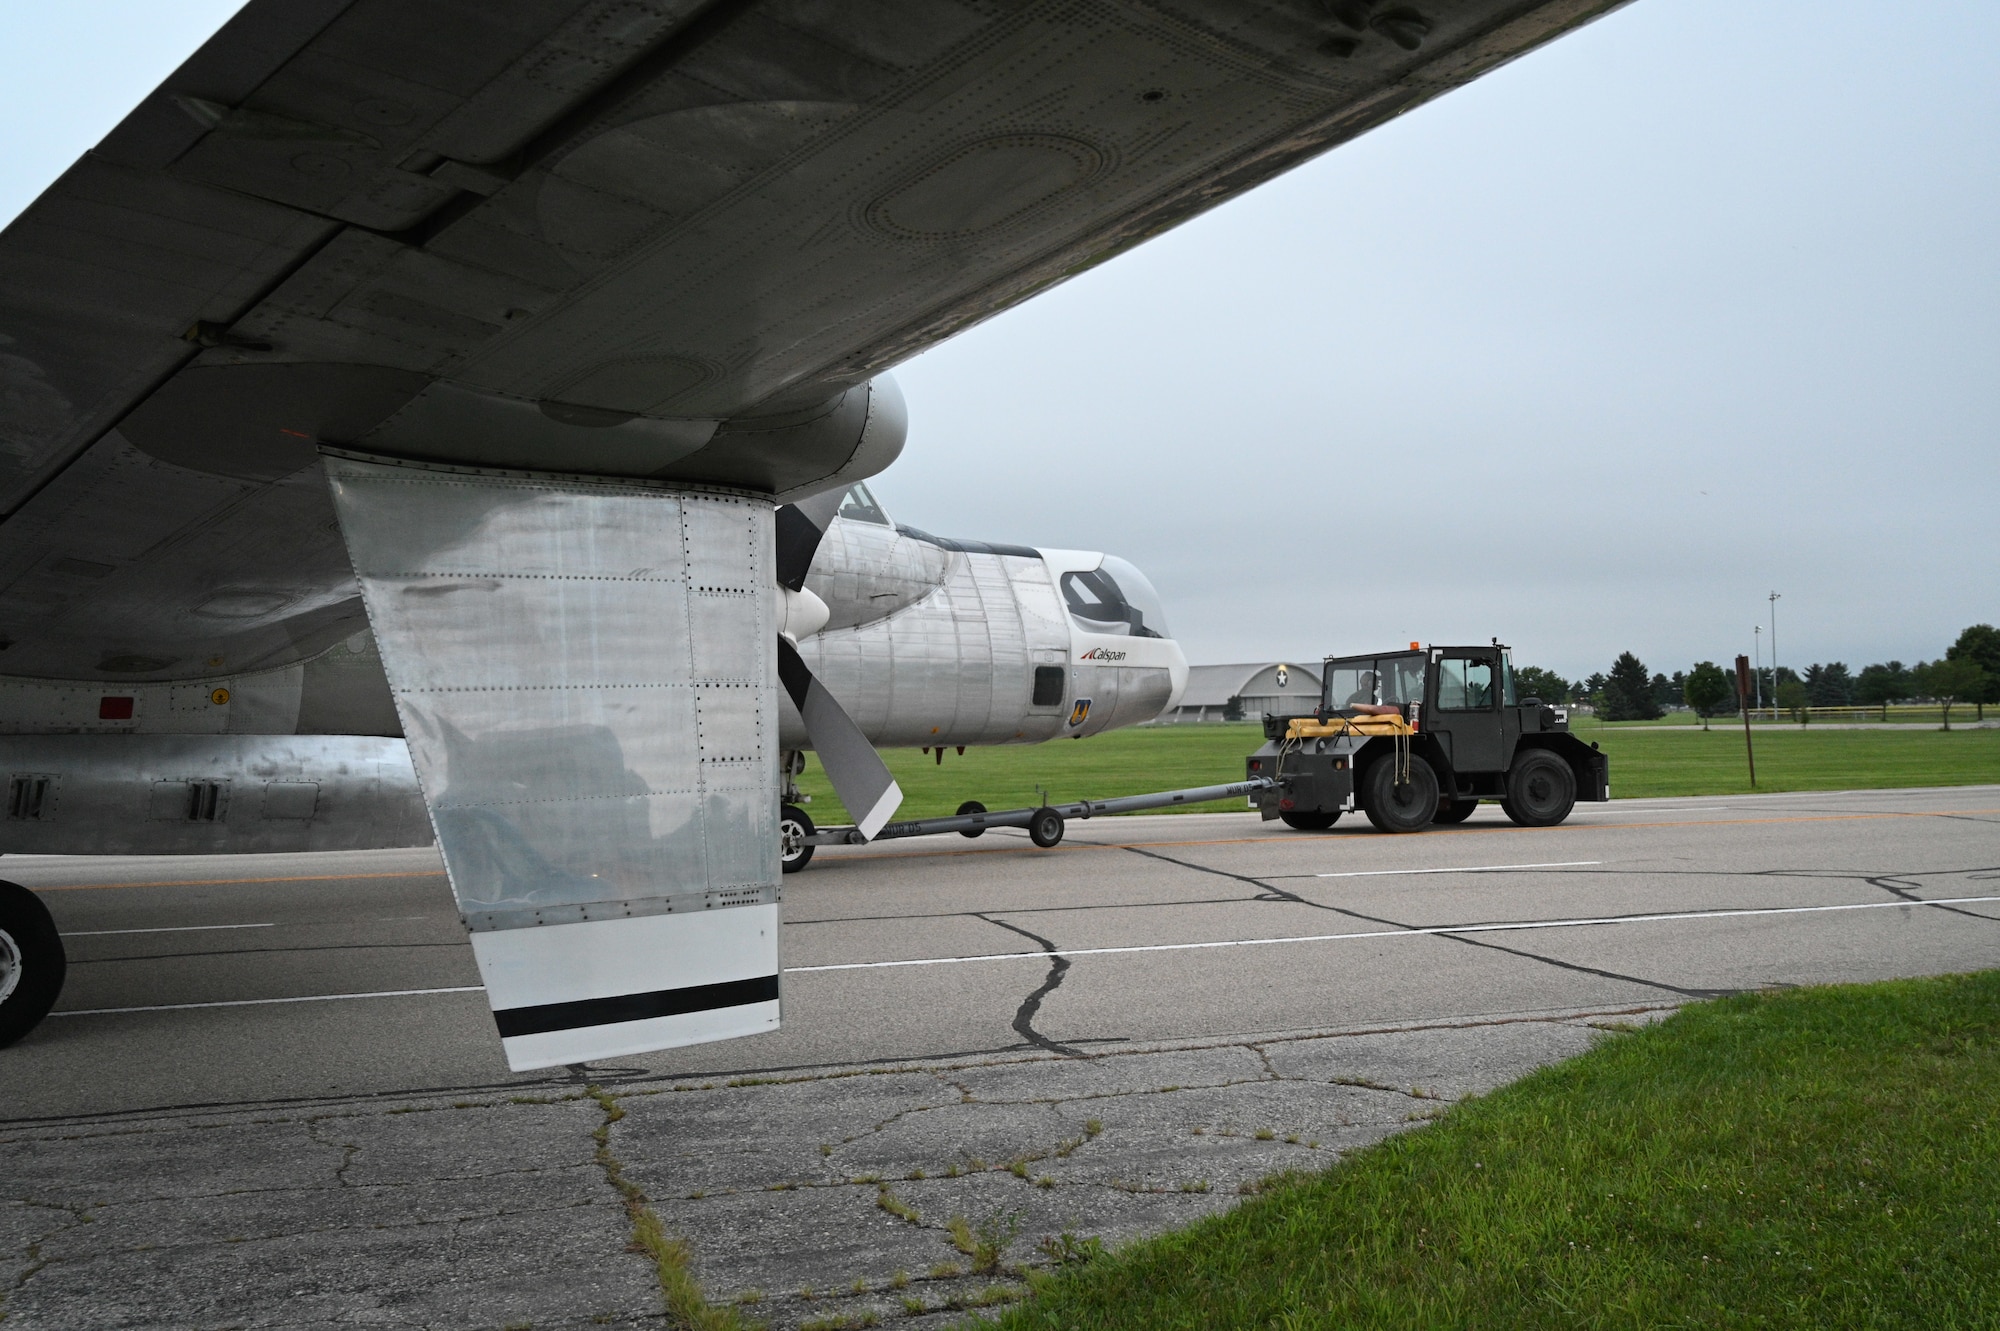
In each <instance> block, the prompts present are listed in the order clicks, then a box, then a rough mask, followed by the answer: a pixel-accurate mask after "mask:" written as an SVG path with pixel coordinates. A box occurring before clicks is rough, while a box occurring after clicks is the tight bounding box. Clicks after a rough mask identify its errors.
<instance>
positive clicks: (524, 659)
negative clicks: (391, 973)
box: [327, 456, 778, 1069]
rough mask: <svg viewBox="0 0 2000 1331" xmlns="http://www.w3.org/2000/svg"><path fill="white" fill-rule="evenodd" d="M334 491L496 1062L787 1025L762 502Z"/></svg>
mask: <svg viewBox="0 0 2000 1331" xmlns="http://www.w3.org/2000/svg"><path fill="white" fill-rule="evenodd" d="M327 472H328V475H329V478H330V480H331V483H332V486H333V496H334V506H335V509H336V511H337V512H338V514H339V517H340V522H341V529H342V532H343V534H344V535H345V537H346V539H347V544H348V549H349V552H350V554H351V555H352V556H353V560H354V568H355V573H356V575H357V576H358V577H359V579H360V582H361V589H362V595H363V598H364V600H365V602H366V604H367V607H368V617H369V621H370V623H371V624H372V625H373V627H374V630H375V635H376V639H377V641H378V642H379V643H380V645H381V650H382V659H383V664H384V666H385V668H386V670H387V672H388V676H389V683H390V688H391V691H392V692H393V693H394V695H395V699H396V708H397V711H398V713H399V714H400V716H401V718H402V723H403V729H404V733H405V734H406V735H407V737H408V740H409V746H410V756H411V758H412V760H413V761H414V762H415V765H416V769H417V774H418V778H419V780H420V782H421V783H422V786H423V790H424V799H425V803H426V805H427V806H428V807H429V809H430V814H431V820H432V823H433V824H434V825H435V826H436V828H437V833H438V844H439V847H440V849H442V851H443V852H444V858H445V867H446V869H447V870H448V872H449V873H450V876H451V884H452V890H453V892H454V893H455V894H456V895H457V898H458V904H459V909H460V911H461V912H462V913H463V916H464V919H465V923H466V927H467V928H468V929H469V930H470V931H471V933H472V946H473V953H474V955H475V957H476V958H477V959H478V962H479V968H480V973H481V975H482V977H483V978H484V980H485V982H486V989H487V997H488V999H489V1001H490V1002H491V1003H492V1006H493V1009H494V1014H495V1020H496V1022H497V1024H498V1026H499V1028H500V1033H501V1037H502V1041H503V1043H504V1044H505V1046H506V1050H507V1059H508V1063H509V1064H510V1066H512V1067H514V1068H516V1069H523V1068H533V1067H547V1066H551V1065H554V1064H561V1063H576V1062H582V1061H585V1060H589V1059H595V1058H607V1057H614V1056H619V1055H624V1054H632V1053H639V1052H643V1051H646V1050H650V1049H660V1048H666V1047H670V1046H675V1045H683V1044H693V1043H697V1042H701V1041H706V1040H719V1039H727V1038H730V1037H732V1036H738V1035H750V1034H755V1033H758V1032H761V1031H768V1030H772V1029H775V1028H776V1026H777V1024H778V997H777V984H778V980H777V976H778V961H777V937H778V906H777V900H778V862H777V853H778V833H777V825H776V820H777V805H778V792H777V776H778V772H777V754H776V748H775V745H776V706H777V695H776V684H777V670H776V665H777V660H776V658H775V656H774V647H773V644H775V643H776V642H777V641H778V635H777V631H776V617H775V601H776V596H777V590H776V586H777V584H776V581H775V579H774V577H773V574H772V569H771V567H770V564H769V561H770V558H771V555H770V552H771V549H772V531H771V523H772V508H771V505H770V503H769V502H768V501H765V500H761V499H758V498H756V497H754V496H747V495H738V494H729V493H723V492H716V491H695V490H689V489H674V488H669V487H665V486H660V485H655V484H649V483H645V482H624V481H603V480H594V479H590V478H582V477H564V476H527V477H524V476H519V475H504V476H503V475H493V474H480V473H477V472H474V471H472V470H470V469H462V468H461V469H452V468H442V467H424V466H417V465H409V464H398V463H389V462H385V461H375V460H361V459H357V458H353V457H350V456H330V457H329V458H328V459H327Z"/></svg>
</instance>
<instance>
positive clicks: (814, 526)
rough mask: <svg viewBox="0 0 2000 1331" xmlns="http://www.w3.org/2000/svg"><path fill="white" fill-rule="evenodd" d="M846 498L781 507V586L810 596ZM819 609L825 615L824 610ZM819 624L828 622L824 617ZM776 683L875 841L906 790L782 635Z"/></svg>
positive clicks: (834, 494)
mask: <svg viewBox="0 0 2000 1331" xmlns="http://www.w3.org/2000/svg"><path fill="white" fill-rule="evenodd" d="M845 494H846V491H845V490H833V491H829V492H828V493H826V494H819V495H814V496H812V497H811V498H810V499H803V500H800V501H799V502H798V503H796V504H785V505H783V506H781V507H780V508H779V509H778V519H777V529H778V532H777V534H778V539H777V546H778V558H777V574H778V585H779V586H780V587H782V588H784V589H785V590H786V591H787V592H789V593H791V594H792V595H793V596H794V597H796V596H811V595H812V593H810V592H808V591H806V590H805V585H806V571H807V570H808V569H810V568H811V567H812V561H813V556H814V555H815V554H816V553H818V551H819V543H820V541H821V539H822V538H824V537H825V535H826V529H827V528H828V527H829V526H830V525H832V523H833V518H834V515H835V514H836V513H838V512H839V511H840V501H841V499H842V497H843V496H844V495H845ZM815 603H816V604H817V598H815ZM821 609H822V612H823V611H824V607H823V606H822V607H821ZM819 622H820V623H822V624H823V623H825V622H826V621H825V619H824V618H821V619H820V621H819ZM778 681H779V682H780V683H781V684H783V685H784V686H785V692H786V693H788V694H790V695H791V699H792V705H793V706H795V707H797V708H798V709H799V716H800V717H801V718H802V719H803V720H804V721H805V723H806V735H807V737H808V738H810V739H811V740H812V746H813V752H814V753H817V754H818V755H819V765H820V766H821V767H822V768H824V769H826V776H827V780H829V781H831V782H832V783H833V793H834V794H835V795H837V796H839V797H840V802H841V803H842V804H844V805H846V806H847V811H848V812H849V813H851V814H853V815H854V825H855V827H857V828H858V829H860V832H861V835H862V836H863V837H873V836H874V835H875V834H876V833H877V832H879V831H881V830H882V824H884V823H886V822H888V821H889V819H890V818H891V817H892V816H893V815H894V814H895V812H896V809H897V806H899V805H900V804H902V802H903V791H902V788H901V787H900V786H898V785H897V784H896V779H895V778H894V777H892V776H890V775H889V768H888V765H887V764H885V763H884V762H883V761H882V756H881V755H880V754H878V753H876V752H875V746H874V745H873V744H870V743H869V742H868V737H867V736H866V735H864V734H862V733H861V727H860V726H857V725H855V724H854V718H853V717H851V716H849V715H848V714H847V712H846V711H845V709H843V708H842V707H841V705H840V703H839V702H837V701H836V700H835V699H834V696H833V695H832V694H831V693H829V692H827V689H826V686H825V685H824V684H821V683H820V682H819V680H818V678H817V677H815V676H814V674H813V672H812V670H811V669H810V668H809V667H808V666H807V665H806V662H805V658H804V657H803V656H800V655H799V649H798V647H797V646H796V645H795V644H794V643H793V641H792V639H791V638H790V637H788V636H786V635H785V634H783V633H780V634H779V635H778Z"/></svg>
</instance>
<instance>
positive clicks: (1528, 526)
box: [0, 0, 2000, 675]
mask: <svg viewBox="0 0 2000 1331" xmlns="http://www.w3.org/2000/svg"><path fill="white" fill-rule="evenodd" d="M235 8H236V6H235V5H234V4H233V3H228V2H227V0H224V2H222V3H213V2H211V3H200V2H199V0H178V2H177V3H175V4H171V5H168V4H160V3H158V2H157V0H141V2H136V3H109V2H107V0H67V3H65V4H63V5H60V6H30V5H25V4H24V5H17V6H8V7H6V9H5V12H4V13H0V116H4V120H0V123H4V124H5V125H7V126H8V129H7V131H6V151H5V153H4V155H0V218H7V217H11V216H13V214H14V213H15V212H17V211H18V210H19V209H20V208H21V207H23V206H25V205H26V203H27V202H28V201H29V200H31V199H32V198H33V197H34V195H35V194H36V193H37V192H39V191H40V189H41V188H43V187H44V186H45V185H46V184H47V183H48V182H49V181H50V180H51V179H53V178H54V177H55V176H56V175H57V174H58V173H59V172H60V171H61V170H62V169H63V168H64V167H65V166H66V165H67V164H68V163H69V162H70V161H71V160H72V159H73V158H74V157H75V156H76V155H77V154H78V153H79V152H81V151H83V150H84V149H85V148H87V147H88V146H89V145H90V144H91V143H92V142H94V141H95V140H96V139H97V138H98V137H100V136H101V135H102V134H103V133H104V131H105V130H107V129H108V128H110V126H111V125H112V124H114V123H116V121H117V120H118V119H119V117H120V116H122V115H123V114H124V112H125V111H126V110H127V109H129V107H130V106H131V104H132V103H133V102H135V101H136V100H137V97H138V95H139V94H140V92H141V91H142V90H143V89H146V88H149V87H151V86H152V85H153V84H154V83H156V82H158V80H159V79H160V78H161V77H163V76H164V75H165V74H166V73H167V72H168V71H169V70H171V69H172V68H173V66H174V65H175V64H177V63H178V62H179V60H180V59H181V58H182V57H183V56H184V55H185V54H186V53H187V52H188V51H189V50H192V49H193V48H194V47H195V46H196V45H198V44H199V43H200V41H201V40H202V39H203V37H205V36H206V34H207V33H208V32H209V31H210V30H212V29H213V28H214V27H215V26H216V25H218V24H219V23H220V22H221V21H222V19H223V18H225V17H226V16H227V15H228V14H229V13H230V12H232V11H233V10H234V9H235ZM1996 149H2000V5H1994V4H1992V3H1991V2H1990V0H1963V2H1962V3H1942V2H1939V3H1915V4H1910V5H1897V6H1883V5H1881V4H1879V3H1876V4H1867V5H1863V4H1860V3H1832V2H1831V0H1816V2H1814V3H1807V2H1806V0H1759V3H1757V4H1754V5H1745V4H1742V3H1740V0H1736V2H1734V3H1725V2H1724V0H1639V3H1637V4H1635V5H1633V6H1631V7H1630V8H1628V9H1626V10H1623V11H1621V12H1619V13H1617V14H1614V15H1612V16H1611V17H1610V18H1607V19H1605V20H1603V21H1601V22H1599V23H1597V24H1596V25H1594V26H1592V27H1590V28H1587V29H1585V30H1584V31H1582V32H1579V33H1577V34H1574V35H1573V36H1570V37H1567V38H1565V39H1563V40H1562V41H1559V42H1557V43H1556V44H1555V45H1553V46H1551V47H1549V48H1547V49H1545V50H1543V51H1540V52H1538V53H1536V54H1534V55H1531V56H1529V57H1528V58H1526V59H1524V60H1521V61H1518V62H1516V63H1515V64H1513V65H1511V66H1509V67H1508V68H1506V69H1503V70H1501V71H1499V72H1498V73H1496V74H1493V75H1489V76H1488V77H1487V78H1485V79H1482V80H1481V81H1479V82H1478V83H1475V84H1474V85H1472V86H1471V87H1470V88H1466V89H1463V90H1461V91H1459V92H1456V93H1453V94H1451V95H1449V96H1447V97H1445V98H1443V99H1441V100H1439V101H1437V102H1433V103H1431V104H1430V105H1428V106H1426V107H1423V108H1421V109H1419V110H1417V111H1415V112H1413V113H1412V114H1410V115H1408V116H1405V117H1404V118H1402V119H1401V120H1399V121H1397V122H1395V123H1394V124H1391V125H1389V126H1387V127H1385V128H1383V129H1380V130H1377V131H1375V132H1374V133H1373V134H1371V135H1369V136H1367V137H1366V138H1364V139H1362V140H1361V141H1359V142H1357V143H1354V144H1350V145H1348V146H1347V147H1345V148H1341V149H1339V150H1336V151H1335V152H1333V153H1331V154H1329V155H1328V156H1326V157H1324V158H1321V159H1320V160H1319V161H1318V162H1315V163H1312V164H1310V165H1308V166H1306V167H1304V168H1302V169H1300V170H1298V171H1296V172H1294V173H1293V174H1291V175H1290V176H1287V177H1285V178H1283V179H1281V180H1279V181H1277V182H1276V183H1274V184H1271V185H1268V186H1266V187H1264V188H1263V189H1261V190H1259V191H1257V192H1255V193H1253V194H1251V195H1249V196H1247V197H1244V198H1242V199H1239V200H1237V201H1235V202H1233V203H1230V204H1228V205H1226V206H1224V207H1222V208H1220V209H1218V210H1216V211H1215V212H1212V213H1210V214H1208V215H1207V216H1205V217H1203V218H1200V219H1198V220H1196V221H1194V222H1192V223H1189V224H1188V225H1186V226H1183V227H1182V228H1180V229H1179V230H1178V231H1176V232H1173V233H1171V234H1169V235H1167V236H1164V237H1161V238H1160V239H1158V240H1155V241H1153V242H1151V243H1150V244H1148V245H1147V246H1145V247H1144V248H1142V249H1140V250H1138V251H1136V252H1134V253H1131V254H1128V255H1125V256H1123V257H1121V258H1120V259H1118V260H1117V261H1115V262H1113V263H1111V264H1108V265H1106V266H1104V267H1102V268H1099V269H1097V270H1095V271H1093V272H1090V273H1088V274H1086V275H1084V276H1083V277H1080V278H1078V279H1076V280H1075V281H1072V282H1070V283H1069V284H1068V285H1066V286H1064V287H1061V288H1059V289H1057V290H1055V291H1053V292H1050V293H1048V294H1046V295H1044V296H1041V297H1040V298H1038V299H1037V300H1035V301H1034V302H1033V303H1031V304H1029V305H1027V306H1024V307H1022V308H1020V309H1018V310H1014V311H1012V312H1010V313H1008V314H1006V315H1003V316H1002V317H1000V318H998V319H995V320H993V321H991V322H989V323H987V324H985V325H983V326H982V327H980V328H977V329H974V330H973V331H971V332H969V333H966V334H963V335H962V336H960V337H958V338H957V339H955V340H954V341H952V342H950V343H948V344H946V345H945V346H943V347H940V348H938V349H936V350H934V351H932V352H930V353H928V354H926V355H925V356H923V357H920V358H919V359H917V360H916V361H913V362H911V363H910V364H908V365H907V366H905V367H904V368H903V369H902V370H900V371H899V372H898V376H899V378H900V379H901V381H902V383H903V387H904V390H905V392H906V393H907V394H908V396H909V399H910V406H911V413H912V426H911V436H910V444H909V447H908V449H907V450H906V452H905V453H904V456H903V458H902V460H901V461H900V462H898V463H897V464H896V466H895V467H893V468H892V469H891V470H890V471H889V472H887V473H886V474H885V475H884V476H882V477H881V478H880V480H879V481H878V482H876V483H875V489H876V491H877V493H878V494H879V495H880V497H881V498H882V499H883V501H884V503H885V505H886V506H887V507H888V508H889V510H890V512H891V513H892V515H894V516H895V517H897V518H898V519H899V520H901V521H904V522H909V523H911V524H913V525H916V526H919V527H924V528H927V529H929V530H931V531H936V532H939V533H942V534H947V535H956V536H967V537H974V538H984V539H988V540H1006V541H1023V542H1029V543H1033V544H1040V545H1052V546H1068V547H1083V548H1101V549H1105V550H1110V551H1114V552H1116V553H1119V554H1122V555H1124V556H1125V557H1127V558H1129V559H1131V560H1133V561H1134V562H1136V563H1137V564H1138V565H1139V566H1140V567H1141V568H1143V569H1145V570H1147V572H1149V573H1150V574H1151V575H1152V577H1153V579H1154V581H1155V582H1156V583H1157V584H1158V586H1159V589H1160V592H1161V593H1162V595H1163V596H1164V598H1165V600H1166V602H1167V607H1168V611H1169V617H1170V620H1171V623H1172V626H1173V628H1174V630H1175V633H1176V635H1177V636H1178V637H1180V638H1181V639H1182V640H1183V641H1184V643H1185V644H1186V646H1187V650H1188V654H1189V657H1190V658H1191V659H1192V660H1194V661H1196V662H1204V661H1221V660H1247V659H1256V658H1264V657H1271V658H1276V657H1293V658H1307V659H1310V658H1314V657H1318V656H1321V655H1324V654H1327V653H1329V652H1336V651H1340V652H1344V651H1357V650H1365V649H1369V648H1374V647H1378V646H1381V645H1384V644H1399V643H1403V642H1407V641H1410V640H1411V639H1420V640H1423V641H1437V642H1446V641H1458V642H1467V641H1479V642H1483V641H1485V640H1486V639H1487V638H1489V637H1493V636H1496V635H1497V636H1498V637H1500V638H1501V639H1502V640H1503V641H1510V642H1512V643H1514V644H1515V646H1516V654H1517V659H1519V660H1521V661H1524V662H1535V663H1540V664H1542V665H1545V666H1548V667H1550V668H1553V669H1555V670H1558V671H1560V672H1562V673H1564V674H1566V675H1580V674H1584V673H1587V672H1589V671H1591V670H1593V669H1601V668H1604V667H1605V666H1607V665H1608V664H1609V662H1610V660H1611V658H1612V657H1613V656H1614V655H1616V654H1617V653H1618V652H1619V651H1622V650H1632V651H1636V652H1637V653H1638V654H1639V655H1640V656H1641V657H1642V658H1643V659H1644V660H1645V661H1646V662H1647V664H1648V665H1650V666H1652V667H1654V668H1656V669H1664V670H1669V671H1671V670H1673V669H1676V668H1684V667H1685V666H1687V665H1688V664H1690V663H1692V662H1693V661H1695V660H1697V659H1703V658H1708V659H1715V660H1718V661H1726V660H1727V659H1728V658H1730V657H1733V656H1734V655H1735V654H1736V653H1737V652H1739V651H1740V652H1746V653H1747V652H1749V651H1750V650H1751V642H1752V634H1751V626H1752V625H1753V624H1756V623H1764V624H1767V625H1768V622H1769V615H1768V612H1769V608H1770V607H1769V604H1768V602H1767V601H1766V593H1768V592H1769V591H1771V590H1773V589H1775V590H1777V591H1779V592H1781V593H1783V596H1784V599H1783V600H1782V601H1780V602H1779V603H1778V646H1779V651H1780V656H1781V659H1782V660H1783V661H1784V662H1785V663H1787V664H1803V663H1805V662H1808V661H1824V660H1834V659H1840V660H1845V661H1846V662H1848V664H1849V665H1850V666H1853V667H1855V668H1856V669H1858V668H1859V667H1860V666H1862V665H1864V664H1866V663H1868V662H1871V661H1876V660H1882V659H1885V658H1889V657H1900V658H1901V659H1903V660H1904V661H1906V662H1907V661H1912V660H1914V659H1916V658H1918V657H1930V656H1935V655H1937V654H1939V653H1940V652H1941V651H1942V650H1943V648H1944V647H1945V646H1947V645H1948V644H1949V643H1950V641H1951V639H1952V638H1953V637H1954V636H1955V635H1956V634H1957V632H1958V630H1959V629H1961V628H1963V627H1964V626H1965V625H1967V624H1970V623H1973V622H1975V621H1987V622H1993V621H1996V620H2000V590H1996V589H1997V588H2000V580H1996V577H1995V569H1996V566H2000V558H1996V557H1997V556H2000V520H1996V501H2000V451H1997V450H1996V447H1995V445H1996V441H2000V152H1996ZM1766 634H1767V635H1768V628H1767V629H1766ZM1766 650H1768V636H1767V640H1766ZM1767 659H1768V658H1767Z"/></svg>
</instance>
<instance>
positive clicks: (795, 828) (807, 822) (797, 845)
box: [778, 804, 816, 873]
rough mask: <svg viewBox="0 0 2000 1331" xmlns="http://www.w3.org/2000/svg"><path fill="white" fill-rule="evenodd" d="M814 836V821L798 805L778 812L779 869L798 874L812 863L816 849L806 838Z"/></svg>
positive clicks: (786, 806) (785, 807) (788, 805)
mask: <svg viewBox="0 0 2000 1331" xmlns="http://www.w3.org/2000/svg"><path fill="white" fill-rule="evenodd" d="M812 834H813V820H812V819H810V818H808V817H806V811H805V810H804V809H801V808H800V807H799V806H798V805H796V804H787V805H785V806H784V807H783V808H781V809H779V810H778V867H779V868H781V869H783V870H784V871H785V872H786V873H797V872H798V871H799V870H801V869H803V868H805V867H806V866H807V865H808V864H811V863H812V857H813V851H814V850H815V849H816V847H814V846H813V845H812V844H811V843H809V842H808V841H807V840H806V838H807V837H809V836H811V835H812Z"/></svg>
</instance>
